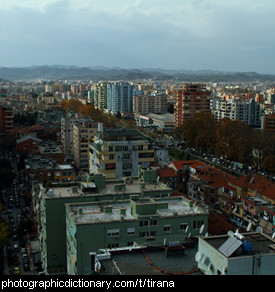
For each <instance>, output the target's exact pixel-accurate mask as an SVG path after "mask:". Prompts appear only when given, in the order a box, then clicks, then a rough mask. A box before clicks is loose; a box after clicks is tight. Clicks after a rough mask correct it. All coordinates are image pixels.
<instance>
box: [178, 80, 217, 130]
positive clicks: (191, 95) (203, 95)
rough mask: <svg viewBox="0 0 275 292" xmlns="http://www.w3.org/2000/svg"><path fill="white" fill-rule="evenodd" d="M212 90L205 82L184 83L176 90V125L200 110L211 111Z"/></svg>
mask: <svg viewBox="0 0 275 292" xmlns="http://www.w3.org/2000/svg"><path fill="white" fill-rule="evenodd" d="M211 99H212V96H211V91H209V90H207V89H206V85H205V84H182V87H181V88H179V89H178V90H175V127H176V128H178V127H180V126H181V125H182V124H183V121H184V120H185V119H190V118H192V117H194V115H195V114H196V113H198V112H209V113H210V112H211Z"/></svg>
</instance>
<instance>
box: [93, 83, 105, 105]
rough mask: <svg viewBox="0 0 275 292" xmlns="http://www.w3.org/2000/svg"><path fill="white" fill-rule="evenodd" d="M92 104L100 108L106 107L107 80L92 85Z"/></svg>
mask: <svg viewBox="0 0 275 292" xmlns="http://www.w3.org/2000/svg"><path fill="white" fill-rule="evenodd" d="M94 106H95V108H98V109H101V110H104V109H106V108H107V82H99V83H97V84H95V85H94Z"/></svg>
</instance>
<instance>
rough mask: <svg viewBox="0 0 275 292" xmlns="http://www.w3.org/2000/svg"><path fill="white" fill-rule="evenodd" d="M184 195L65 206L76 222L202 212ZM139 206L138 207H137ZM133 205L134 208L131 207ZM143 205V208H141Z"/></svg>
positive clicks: (87, 222)
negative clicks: (190, 203)
mask: <svg viewBox="0 0 275 292" xmlns="http://www.w3.org/2000/svg"><path fill="white" fill-rule="evenodd" d="M189 202H190V201H189V200H187V199H186V198H184V197H171V198H157V199H149V198H148V199H136V198H135V199H133V200H127V201H117V202H100V203H98V202H91V203H74V204H68V205H67V206H68V207H69V209H70V210H71V212H72V214H73V216H74V220H75V222H76V223H77V224H83V223H84V224H89V223H97V222H98V223H103V222H111V221H120V220H121V219H123V220H135V219H136V218H137V216H143V215H146V217H148V216H149V215H150V216H159V217H174V216H188V215H196V214H202V213H204V211H203V210H202V209H200V208H197V207H196V208H193V207H190V205H189ZM137 206H138V207H141V208H138V207H137ZM133 207H135V208H133ZM143 207H145V208H143Z"/></svg>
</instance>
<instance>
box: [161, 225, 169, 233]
mask: <svg viewBox="0 0 275 292" xmlns="http://www.w3.org/2000/svg"><path fill="white" fill-rule="evenodd" d="M163 231H164V232H170V231H171V225H164V226H163Z"/></svg>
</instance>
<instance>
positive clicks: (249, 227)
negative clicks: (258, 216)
mask: <svg viewBox="0 0 275 292" xmlns="http://www.w3.org/2000/svg"><path fill="white" fill-rule="evenodd" d="M251 226H252V223H251V221H250V222H249V223H248V225H247V228H246V231H247V232H248V231H250V229H251Z"/></svg>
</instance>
